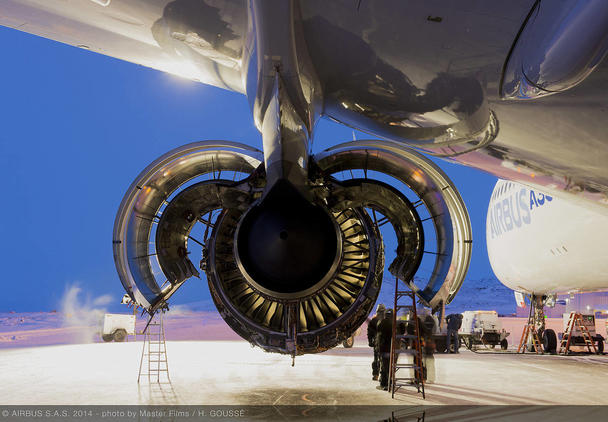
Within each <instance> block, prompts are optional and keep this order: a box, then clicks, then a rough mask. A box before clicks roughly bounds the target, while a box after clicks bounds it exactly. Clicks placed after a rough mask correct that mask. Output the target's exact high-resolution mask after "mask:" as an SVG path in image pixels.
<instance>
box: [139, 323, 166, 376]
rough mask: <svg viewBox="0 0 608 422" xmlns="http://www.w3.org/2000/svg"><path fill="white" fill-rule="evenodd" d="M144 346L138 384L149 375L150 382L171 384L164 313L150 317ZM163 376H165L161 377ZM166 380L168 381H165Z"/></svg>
mask: <svg viewBox="0 0 608 422" xmlns="http://www.w3.org/2000/svg"><path fill="white" fill-rule="evenodd" d="M143 334H144V336H145V337H144V344H143V348H142V351H141V360H140V362H139V375H138V376H137V383H138V384H139V381H140V380H141V378H142V375H143V376H144V377H145V376H146V375H147V377H148V382H149V383H150V382H156V383H165V382H167V383H171V379H170V378H169V364H168V362H167V344H166V342H165V326H164V324H163V312H159V313H156V314H154V315H152V316H151V317H150V322H149V323H148V325H147V327H146V328H145V329H144V333H143ZM144 362H145V365H144ZM161 374H162V375H163V376H162V377H161ZM165 378H166V379H165Z"/></svg>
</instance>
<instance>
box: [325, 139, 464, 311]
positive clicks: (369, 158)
mask: <svg viewBox="0 0 608 422" xmlns="http://www.w3.org/2000/svg"><path fill="white" fill-rule="evenodd" d="M314 159H315V161H316V163H317V165H318V166H319V167H320V168H321V169H322V171H323V172H325V173H327V174H330V175H337V174H339V173H341V172H344V173H346V174H349V173H350V174H353V172H356V171H360V172H361V173H362V174H364V175H365V177H366V178H367V176H368V174H369V172H378V173H381V174H384V175H386V176H389V177H391V178H392V179H393V180H395V179H396V180H397V181H398V182H400V183H403V184H405V185H406V186H407V187H408V188H409V189H411V190H412V191H413V192H414V193H415V195H417V196H418V198H419V200H418V201H416V202H414V206H415V207H416V208H417V209H419V208H418V207H420V206H425V207H426V208H427V210H428V215H429V217H428V218H425V219H423V220H422V221H423V222H425V220H427V221H428V222H429V223H432V226H433V228H434V233H435V238H436V250H435V251H431V250H428V249H424V250H423V251H422V253H423V254H430V255H432V256H434V266H433V270H432V272H431V273H430V276H428V279H426V280H425V281H424V283H423V286H420V283H416V284H414V283H413V281H412V277H413V276H414V273H415V272H416V270H417V269H418V264H419V261H417V258H416V256H417V255H416V253H414V251H413V250H412V248H413V247H414V245H415V243H414V242H412V238H411V234H409V236H410V238H409V240H406V239H405V238H403V236H401V237H400V235H399V231H398V230H397V228H396V227H395V222H396V220H395V219H394V218H393V221H391V223H392V224H393V227H394V228H395V229H396V232H397V236H398V239H399V247H398V256H397V258H396V260H395V261H394V262H393V263H392V264H390V266H389V270H390V271H391V273H392V274H393V275H396V276H399V278H400V279H402V280H405V281H408V282H410V285H411V287H412V288H413V289H414V290H415V291H416V294H417V295H418V297H419V298H420V299H422V301H423V302H424V303H425V304H426V305H428V306H430V307H431V308H433V309H436V308H438V307H439V306H441V304H442V303H445V304H448V303H450V302H451V301H452V299H453V298H454V296H455V295H456V293H457V292H458V290H459V289H460V286H461V285H462V282H463V281H464V277H465V275H466V272H467V270H468V267H469V262H470V259H471V250H472V233H471V223H470V221H469V215H468V212H467V209H466V207H465V204H464V202H463V200H462V198H461V197H460V194H459V193H458V191H457V190H456V188H455V186H454V185H453V183H452V182H451V181H450V179H449V178H448V177H447V175H445V173H444V172H443V171H442V170H441V169H440V168H439V167H437V166H436V165H435V164H434V163H433V162H432V161H430V160H429V159H427V158H426V157H424V156H422V155H421V154H419V153H417V152H415V151H413V150H411V149H409V148H406V147H404V146H403V145H402V144H399V143H396V142H391V141H382V140H361V141H354V142H348V143H344V144H341V145H337V146H335V147H332V148H330V149H328V150H326V151H324V152H322V153H320V154H316V155H315V156H314ZM369 177H370V178H373V177H374V176H373V175H370V176H369ZM385 207H386V204H385ZM427 234H428V232H427Z"/></svg>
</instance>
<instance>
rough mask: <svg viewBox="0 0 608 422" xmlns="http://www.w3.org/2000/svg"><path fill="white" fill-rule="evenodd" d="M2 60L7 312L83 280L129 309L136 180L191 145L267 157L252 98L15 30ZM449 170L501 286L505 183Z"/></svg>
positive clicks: (319, 144)
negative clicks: (127, 264) (497, 268)
mask: <svg viewBox="0 0 608 422" xmlns="http://www.w3.org/2000/svg"><path fill="white" fill-rule="evenodd" d="M0 51H2V67H1V68H0V87H1V88H0V95H1V98H2V99H1V101H0V174H1V176H2V181H3V195H2V197H3V198H2V207H1V211H0V216H1V221H0V239H1V243H0V260H1V261H0V262H1V263H2V266H1V268H2V277H3V294H2V295H1V296H0V312H6V311H9V310H16V311H43V310H51V309H56V308H57V307H58V306H59V302H60V300H61V297H62V296H63V294H64V292H65V290H66V286H68V285H70V284H73V283H78V284H79V285H80V286H81V287H82V289H83V291H85V292H86V293H87V294H89V295H91V296H92V297H95V296H98V295H103V294H110V295H111V296H113V297H115V298H116V301H118V300H119V299H120V298H121V297H122V295H123V294H124V291H123V289H122V285H121V284H120V281H119V279H118V276H117V274H116V271H115V267H114V261H113V257H112V242H111V240H112V239H111V237H112V227H113V224H114V217H115V214H116V211H117V209H118V205H119V204H120V201H121V199H122V196H123V194H124V193H125V191H126V189H127V187H128V186H129V184H130V183H131V182H132V180H133V179H134V178H135V177H136V176H137V174H138V173H139V172H140V171H141V170H142V169H143V168H144V167H145V166H146V165H148V164H149V163H150V162H151V161H152V160H154V159H155V158H157V157H158V156H160V155H161V154H163V153H165V152H167V151H168V150H170V149H172V148H175V147H177V146H180V145H183V144H185V143H189V142H192V141H197V140H204V139H226V140H234V141H239V142H243V143H246V144H250V145H253V146H255V147H257V148H259V149H261V136H260V135H259V133H258V132H257V130H256V129H255V127H254V125H253V121H252V118H251V113H250V111H249V106H248V104H247V101H246V98H245V96H243V95H240V94H235V93H231V92H228V91H224V90H221V89H218V88H213V87H209V86H205V85H202V84H199V83H195V82H190V81H186V80H182V79H179V78H176V77H173V76H170V75H167V74H164V73H161V72H158V71H155V70H151V69H147V68H144V67H141V66H138V65H135V64H131V63H126V62H123V61H119V60H116V59H113V58H110V57H106V56H102V55H98V54H95V53H92V52H88V51H85V50H80V49H77V48H74V47H70V46H66V45H62V44H59V43H56V42H54V41H50V40H46V39H43V38H39V37H36V36H33V35H29V34H25V33H21V32H17V31H15V30H11V29H7V28H4V27H0ZM356 135H357V138H358V139H361V138H369V135H364V134H360V133H357V134H356ZM352 136H353V135H352V130H351V129H349V128H347V127H344V126H340V125H337V124H335V123H332V122H329V121H327V120H323V121H322V122H321V123H320V125H319V127H318V129H317V133H316V136H315V141H314V147H313V148H314V151H320V150H322V149H324V148H326V147H327V146H329V145H331V144H334V143H338V142H343V141H348V140H352ZM439 164H440V165H441V167H442V168H443V169H444V170H445V171H446V173H447V174H448V175H449V176H450V177H451V178H452V180H453V181H454V183H455V184H456V186H457V187H458V188H459V190H460V192H461V194H462V196H463V198H464V200H465V202H466V203H467V207H468V210H469V213H470V216H471V222H472V225H473V235H474V237H473V238H474V254H473V260H472V263H471V268H470V270H469V275H468V279H471V280H476V279H481V278H486V277H493V274H492V270H491V268H490V265H489V262H488V258H487V252H486V246H485V219H486V211H487V206H488V201H489V198H490V194H491V192H492V188H493V186H494V184H495V182H496V178H495V177H494V176H490V175H487V174H485V173H482V172H480V171H477V170H474V169H470V168H466V167H462V166H458V165H455V164H449V163H446V162H440V163H439ZM390 248H391V247H390V245H389V247H388V248H387V249H390ZM393 249H394V247H393ZM465 283H466V282H465ZM208 296H209V294H208V289H207V287H206V282H201V281H199V280H194V281H192V284H191V285H190V286H188V288H187V289H184V291H181V292H178V294H176V295H175V297H174V299H175V302H177V303H179V302H182V303H187V302H192V301H200V300H205V299H206V298H208Z"/></svg>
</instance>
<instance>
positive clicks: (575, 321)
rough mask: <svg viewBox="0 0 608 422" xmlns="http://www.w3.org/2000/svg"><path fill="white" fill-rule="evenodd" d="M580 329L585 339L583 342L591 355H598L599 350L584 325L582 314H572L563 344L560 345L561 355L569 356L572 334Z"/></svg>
mask: <svg viewBox="0 0 608 422" xmlns="http://www.w3.org/2000/svg"><path fill="white" fill-rule="evenodd" d="M576 328H578V329H579V330H580V332H581V336H582V337H583V341H584V342H585V346H584V347H587V350H588V351H589V353H597V349H596V347H595V343H594V342H593V339H592V338H591V334H590V333H589V329H588V328H587V327H586V326H585V324H584V323H583V315H582V314H581V313H580V312H570V317H569V318H568V325H567V326H566V329H565V330H564V335H563V336H562V342H561V343H560V345H559V354H560V355H562V354H563V355H567V354H568V353H569V351H570V343H571V341H572V333H573V332H574V331H575V330H576Z"/></svg>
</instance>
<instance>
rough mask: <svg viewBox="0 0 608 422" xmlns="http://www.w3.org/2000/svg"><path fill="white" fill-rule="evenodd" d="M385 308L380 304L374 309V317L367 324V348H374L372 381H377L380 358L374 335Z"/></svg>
mask: <svg viewBox="0 0 608 422" xmlns="http://www.w3.org/2000/svg"><path fill="white" fill-rule="evenodd" d="M385 311H386V308H385V307H384V305H383V304H382V303H381V304H379V305H378V307H377V308H376V315H374V317H373V318H372V319H371V321H370V322H369V324H367V343H368V344H369V347H373V348H374V360H373V361H372V379H373V380H374V381H377V380H378V374H379V373H380V356H379V355H378V349H377V348H376V333H377V332H378V331H377V328H378V327H377V326H378V321H380V320H381V319H382V318H384V312H385Z"/></svg>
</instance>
